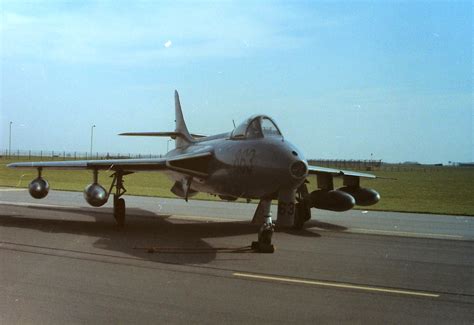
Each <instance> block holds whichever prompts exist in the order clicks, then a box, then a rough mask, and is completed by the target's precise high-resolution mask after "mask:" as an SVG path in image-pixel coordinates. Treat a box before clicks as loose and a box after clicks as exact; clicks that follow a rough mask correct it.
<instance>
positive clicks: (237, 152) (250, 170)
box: [167, 133, 308, 199]
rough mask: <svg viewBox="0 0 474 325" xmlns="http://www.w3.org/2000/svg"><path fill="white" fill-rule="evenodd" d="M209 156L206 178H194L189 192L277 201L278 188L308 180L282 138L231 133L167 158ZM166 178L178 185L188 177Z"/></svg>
mask: <svg viewBox="0 0 474 325" xmlns="http://www.w3.org/2000/svg"><path fill="white" fill-rule="evenodd" d="M206 151H209V152H211V153H212V158H210V161H209V165H208V177H193V179H192V182H191V189H192V190H194V191H199V192H206V193H211V194H216V195H221V196H228V197H235V198H239V197H241V198H254V199H256V198H276V196H277V194H278V191H279V190H280V189H281V188H296V187H298V186H299V185H301V184H302V183H303V182H304V180H305V178H306V176H307V170H308V169H307V162H306V160H305V158H304V156H303V154H302V153H301V152H300V151H299V150H298V149H297V148H296V147H295V146H293V145H292V144H291V143H289V142H288V141H286V140H285V139H284V138H283V137H271V136H270V137H261V138H253V139H236V138H232V137H231V134H230V133H224V134H220V135H216V136H212V137H207V138H202V139H200V140H198V141H196V142H195V143H192V144H189V145H188V146H185V147H182V148H177V149H174V150H172V151H170V152H169V153H168V154H167V157H170V158H171V157H173V156H176V155H181V154H191V153H197V152H206ZM168 174H169V175H170V176H171V178H172V179H173V180H175V181H177V182H180V181H182V180H183V179H184V178H186V177H188V176H186V175H184V174H181V173H179V172H176V171H169V172H168Z"/></svg>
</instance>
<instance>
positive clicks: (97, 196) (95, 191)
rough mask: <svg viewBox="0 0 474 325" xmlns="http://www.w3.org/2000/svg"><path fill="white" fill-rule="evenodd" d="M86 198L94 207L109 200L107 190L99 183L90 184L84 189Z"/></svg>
mask: <svg viewBox="0 0 474 325" xmlns="http://www.w3.org/2000/svg"><path fill="white" fill-rule="evenodd" d="M84 199H86V201H87V203H89V204H90V205H92V206H93V207H101V206H103V205H104V204H105V203H106V202H107V199H108V196H107V191H106V190H105V188H103V187H102V186H101V185H99V184H97V183H93V184H89V185H87V186H86V188H85V189H84Z"/></svg>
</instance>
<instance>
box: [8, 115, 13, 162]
mask: <svg viewBox="0 0 474 325" xmlns="http://www.w3.org/2000/svg"><path fill="white" fill-rule="evenodd" d="M12 124H13V122H12V121H10V135H9V137H8V157H10V156H11V155H12Z"/></svg>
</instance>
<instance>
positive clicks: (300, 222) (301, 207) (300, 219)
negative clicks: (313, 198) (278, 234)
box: [293, 203, 311, 230]
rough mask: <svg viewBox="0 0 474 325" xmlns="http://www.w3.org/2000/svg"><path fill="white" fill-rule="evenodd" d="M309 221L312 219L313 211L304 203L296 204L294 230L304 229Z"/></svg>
mask: <svg viewBox="0 0 474 325" xmlns="http://www.w3.org/2000/svg"><path fill="white" fill-rule="evenodd" d="M308 210H309V211H308ZM309 219H311V210H310V209H308V208H307V207H306V206H305V204H304V203H296V213H295V221H294V224H293V229H296V230H301V229H303V226H304V223H305V222H306V221H308V220H309Z"/></svg>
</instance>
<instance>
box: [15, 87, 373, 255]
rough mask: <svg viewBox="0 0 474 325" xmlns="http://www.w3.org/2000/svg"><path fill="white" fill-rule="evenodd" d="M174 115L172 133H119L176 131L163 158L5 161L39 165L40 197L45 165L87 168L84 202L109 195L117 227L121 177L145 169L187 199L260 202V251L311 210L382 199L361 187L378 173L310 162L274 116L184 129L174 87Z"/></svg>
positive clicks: (44, 190)
mask: <svg viewBox="0 0 474 325" xmlns="http://www.w3.org/2000/svg"><path fill="white" fill-rule="evenodd" d="M175 114H176V127H175V130H174V131H173V132H129V133H122V134H120V135H123V136H148V137H171V138H172V139H174V140H175V144H176V146H175V148H174V149H173V150H171V151H169V152H168V153H167V154H166V155H165V156H164V157H163V158H150V159H112V160H110V159H108V160H75V161H58V162H56V161H54V162H18V163H12V164H9V165H8V167H11V168H36V169H37V170H38V177H37V178H35V179H34V180H33V181H32V182H31V183H30V184H29V192H30V194H31V196H33V197H34V198H37V199H41V198H44V197H45V196H46V195H47V194H48V191H49V184H48V182H47V181H46V179H44V178H43V177H42V171H43V169H47V168H52V169H73V170H76V169H88V170H90V171H91V172H92V183H91V184H89V185H87V186H86V188H85V189H84V198H85V200H86V201H87V202H88V203H89V204H90V205H92V206H94V207H100V206H102V205H104V204H105V203H106V202H107V201H108V199H109V197H110V196H111V195H112V196H113V205H114V217H115V219H116V221H117V223H118V225H119V226H124V224H125V201H124V199H123V198H122V196H123V195H124V194H125V192H126V190H125V187H124V181H123V180H124V177H125V176H126V175H129V174H132V173H136V172H141V171H157V172H163V173H166V174H167V175H168V176H169V177H170V178H171V179H172V180H173V181H174V182H175V183H174V185H173V186H172V187H171V192H173V193H174V194H175V195H177V196H179V197H181V198H184V199H185V200H186V201H187V200H188V198H190V197H192V196H193V195H196V194H197V193H198V192H205V193H210V194H213V195H217V196H219V197H220V198H221V199H223V200H227V201H234V200H237V199H238V198H244V199H247V200H252V199H255V200H259V204H258V207H257V209H256V211H255V214H254V216H253V220H252V222H253V223H256V224H260V225H261V227H260V229H259V231H258V240H257V241H255V242H253V243H252V247H253V248H254V249H255V250H257V251H260V252H273V250H274V248H273V245H272V235H273V232H274V229H275V226H276V227H294V228H302V227H303V224H304V223H305V222H306V221H308V220H309V219H310V218H311V210H310V209H311V208H318V209H325V210H332V211H346V210H349V209H351V208H353V207H354V205H362V206H367V205H373V204H375V203H377V202H378V201H379V199H380V196H379V194H378V193H377V192H376V191H375V190H372V189H367V188H362V187H361V186H360V179H361V178H375V177H376V176H374V175H370V174H365V173H358V172H354V171H346V170H339V169H332V168H324V167H316V166H309V165H308V163H307V161H306V159H305V157H304V156H303V154H302V152H301V151H299V150H298V149H297V148H296V147H295V146H294V145H292V144H291V143H290V142H289V141H288V140H286V139H285V138H284V137H283V135H282V133H281V131H280V129H279V128H278V126H277V125H276V123H275V122H274V121H273V120H272V119H271V118H270V117H269V116H266V115H255V116H252V117H250V118H248V119H247V120H245V121H244V122H243V123H242V124H240V125H239V126H237V127H236V128H234V130H233V131H232V132H227V133H221V134H217V135H213V136H200V135H194V134H191V133H189V131H188V128H187V127H186V123H185V121H184V118H183V113H182V111H181V104H180V101H179V96H178V92H176V91H175ZM104 170H105V171H111V172H113V175H112V176H113V181H112V184H111V186H110V188H109V190H106V189H105V188H104V187H103V186H101V185H100V184H99V183H98V175H99V171H104ZM310 175H314V176H315V178H316V181H317V187H318V190H315V191H313V192H311V193H309V192H308V188H307V186H306V184H307V183H308V180H307V179H308V178H309V176H310ZM334 177H342V178H343V182H344V186H343V187H342V188H339V189H334V185H333V178H334ZM272 200H277V201H278V215H277V219H276V224H274V222H273V220H272V215H271V212H270V207H271V203H272Z"/></svg>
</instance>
